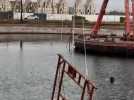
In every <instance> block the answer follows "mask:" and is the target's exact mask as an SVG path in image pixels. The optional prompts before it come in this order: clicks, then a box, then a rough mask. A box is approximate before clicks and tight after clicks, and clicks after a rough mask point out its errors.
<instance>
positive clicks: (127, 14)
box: [125, 0, 131, 35]
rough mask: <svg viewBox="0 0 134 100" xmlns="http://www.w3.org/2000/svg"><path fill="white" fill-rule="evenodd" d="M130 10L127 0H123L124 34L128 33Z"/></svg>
mask: <svg viewBox="0 0 134 100" xmlns="http://www.w3.org/2000/svg"><path fill="white" fill-rule="evenodd" d="M129 14H130V11H129V0H125V16H126V17H125V31H126V34H127V35H129V34H130V31H131V29H130V15H129Z"/></svg>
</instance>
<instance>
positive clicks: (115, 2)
mask: <svg viewBox="0 0 134 100" xmlns="http://www.w3.org/2000/svg"><path fill="white" fill-rule="evenodd" d="M67 1H68V4H69V5H71V6H73V5H74V1H75V0H67ZM82 1H83V2H84V0H82ZM102 2H103V0H96V2H95V5H96V9H97V11H98V10H99V9H100V7H101V4H102ZM108 10H118V11H123V10H124V0H109V4H108Z"/></svg>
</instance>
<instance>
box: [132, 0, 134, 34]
mask: <svg viewBox="0 0 134 100" xmlns="http://www.w3.org/2000/svg"><path fill="white" fill-rule="evenodd" d="M132 16H133V25H134V0H132ZM133 35H134V27H133Z"/></svg>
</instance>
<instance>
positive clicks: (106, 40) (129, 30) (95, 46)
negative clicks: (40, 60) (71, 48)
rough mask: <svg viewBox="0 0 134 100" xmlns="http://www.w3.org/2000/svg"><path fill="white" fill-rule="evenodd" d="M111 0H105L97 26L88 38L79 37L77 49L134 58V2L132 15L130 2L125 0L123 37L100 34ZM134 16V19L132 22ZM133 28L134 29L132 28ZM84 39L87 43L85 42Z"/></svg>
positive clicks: (76, 42) (133, 1) (133, 0)
mask: <svg viewBox="0 0 134 100" xmlns="http://www.w3.org/2000/svg"><path fill="white" fill-rule="evenodd" d="M108 2H109V0H103V4H102V6H101V10H100V13H99V15H98V18H97V21H96V24H95V25H94V27H93V29H92V31H91V33H90V34H89V35H87V36H85V35H83V36H79V37H78V38H77V39H76V40H75V49H76V50H80V51H83V49H84V45H86V49H87V50H88V51H90V52H93V53H99V54H106V55H109V54H110V55H116V56H117V55H123V56H133V57H134V26H133V25H134V0H132V1H131V4H132V14H131V11H130V5H129V4H130V1H129V0H124V8H125V21H124V25H125V29H124V30H125V31H124V33H123V34H122V35H117V34H109V33H107V34H106V33H105V34H98V32H99V30H100V28H101V24H102V19H103V16H104V15H105V12H106V8H107V5H108ZM131 15H132V17H133V19H132V20H130V16H131ZM131 26H132V27H131ZM84 39H85V40H86V41H84Z"/></svg>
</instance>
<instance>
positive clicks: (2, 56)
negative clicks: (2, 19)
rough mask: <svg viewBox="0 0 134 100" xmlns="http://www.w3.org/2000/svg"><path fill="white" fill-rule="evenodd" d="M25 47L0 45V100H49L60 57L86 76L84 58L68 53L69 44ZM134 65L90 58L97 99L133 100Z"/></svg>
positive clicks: (104, 58) (72, 96) (88, 60)
mask: <svg viewBox="0 0 134 100" xmlns="http://www.w3.org/2000/svg"><path fill="white" fill-rule="evenodd" d="M23 46H24V47H23V50H21V49H20V47H19V43H17V42H13V43H8V44H7V43H1V44H0V100H50V97H51V92H52V85H53V79H54V74H55V70H56V64H57V56H56V54H57V53H60V54H62V55H63V56H64V57H65V58H66V59H67V60H69V61H70V63H72V64H73V65H75V66H76V69H78V70H79V71H80V72H81V73H83V74H84V73H85V61H84V58H85V57H84V55H83V54H78V53H74V52H73V51H72V50H71V51H70V52H69V50H68V44H67V43H66V42H57V41H45V42H38V43H37V42H36V43H34V42H27V43H24V45H23ZM133 61H134V60H133V59H127V58H124V59H123V58H110V57H98V56H93V55H88V56H87V65H88V72H89V77H88V78H89V79H91V80H92V81H93V82H94V83H95V84H96V86H97V88H98V89H97V90H96V93H95V97H94V99H95V100H134V74H133V72H134V65H133V63H134V62H133ZM111 76H112V77H115V83H114V84H111V83H110V80H109V78H110V77H111ZM66 83H68V82H66ZM66 83H65V86H66ZM71 86H74V85H71ZM70 88H71V89H72V87H70V86H68V87H67V90H68V91H70ZM74 89H75V90H76V89H78V87H74ZM78 90H79V89H78ZM70 94H71V98H72V99H71V100H75V99H74V98H75V97H78V96H79V95H78V94H79V92H77V91H76V92H73V91H71V92H70ZM72 94H73V95H72ZM68 95H69V94H68ZM77 100H78V99H77Z"/></svg>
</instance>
